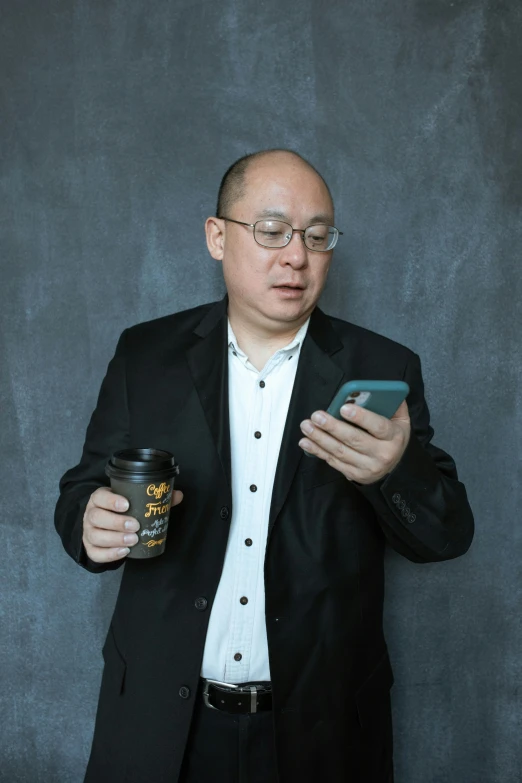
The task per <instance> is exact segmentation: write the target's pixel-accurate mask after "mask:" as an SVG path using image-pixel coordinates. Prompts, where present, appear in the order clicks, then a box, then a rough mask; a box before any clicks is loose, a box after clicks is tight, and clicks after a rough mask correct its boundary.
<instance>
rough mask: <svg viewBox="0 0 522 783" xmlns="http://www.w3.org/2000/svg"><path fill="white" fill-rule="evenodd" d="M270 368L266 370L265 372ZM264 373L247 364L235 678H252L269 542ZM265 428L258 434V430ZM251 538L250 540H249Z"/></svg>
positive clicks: (232, 653)
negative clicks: (265, 517) (263, 566)
mask: <svg viewBox="0 0 522 783" xmlns="http://www.w3.org/2000/svg"><path fill="white" fill-rule="evenodd" d="M265 370H266V372H265ZM265 370H264V371H263V373H262V374H261V373H258V372H257V370H256V371H255V374H254V372H253V371H252V370H251V369H248V367H247V366H246V365H244V367H243V371H246V372H248V374H249V375H250V374H252V375H253V378H252V383H253V389H252V398H253V403H252V407H251V409H250V415H249V420H248V423H247V427H246V431H245V433H244V437H245V438H246V439H247V449H246V459H245V481H244V486H243V487H242V489H241V500H240V505H239V508H238V512H239V520H238V522H239V525H238V552H239V556H238V560H237V568H236V573H235V579H234V589H233V595H232V602H233V608H232V617H231V632H230V636H229V644H228V650H227V664H226V675H227V677H229V678H230V679H234V680H235V681H238V680H240V681H244V682H246V681H247V680H248V679H249V671H250V661H251V655H252V641H253V632H254V616H255V611H256V597H257V594H258V579H259V573H260V562H259V559H260V558H263V559H264V549H265V544H266V542H265V541H264V540H262V528H263V519H262V514H263V499H264V491H265V486H264V484H265V473H266V459H267V446H268V426H269V422H270V405H271V394H270V391H268V393H265V392H266V391H267V389H266V388H262V387H261V386H260V385H259V384H260V381H261V380H263V378H265V377H266V375H268V374H269V371H270V367H266V368H265ZM256 432H261V437H260V438H256V437H255V433H256ZM247 541H248V542H251V543H249V544H247V543H246V542H247Z"/></svg>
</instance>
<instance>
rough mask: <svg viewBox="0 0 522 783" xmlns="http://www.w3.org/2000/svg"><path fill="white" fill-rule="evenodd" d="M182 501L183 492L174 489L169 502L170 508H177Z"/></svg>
mask: <svg viewBox="0 0 522 783" xmlns="http://www.w3.org/2000/svg"><path fill="white" fill-rule="evenodd" d="M182 500H183V492H182V491H181V490H180V489H175V490H174V492H173V493H172V500H171V502H170V507H171V508H172V507H173V506H177V505H179V504H180V503H181V501H182Z"/></svg>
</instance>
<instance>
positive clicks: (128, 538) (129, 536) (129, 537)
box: [123, 533, 138, 545]
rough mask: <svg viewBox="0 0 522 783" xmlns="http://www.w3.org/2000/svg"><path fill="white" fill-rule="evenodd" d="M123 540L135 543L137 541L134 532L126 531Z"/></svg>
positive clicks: (127, 542)
mask: <svg viewBox="0 0 522 783" xmlns="http://www.w3.org/2000/svg"><path fill="white" fill-rule="evenodd" d="M123 540H124V542H125V543H126V544H131V545H133V544H137V543H138V536H137V535H136V533H127V534H126V535H125V536H123Z"/></svg>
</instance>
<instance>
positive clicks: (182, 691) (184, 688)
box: [179, 685, 190, 699]
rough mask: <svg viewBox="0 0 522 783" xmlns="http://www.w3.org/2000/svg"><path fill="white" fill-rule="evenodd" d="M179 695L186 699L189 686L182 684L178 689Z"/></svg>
mask: <svg viewBox="0 0 522 783" xmlns="http://www.w3.org/2000/svg"><path fill="white" fill-rule="evenodd" d="M179 695H180V696H181V698H182V699H188V698H189V697H190V688H187V686H186V685H182V686H181V688H180V689H179Z"/></svg>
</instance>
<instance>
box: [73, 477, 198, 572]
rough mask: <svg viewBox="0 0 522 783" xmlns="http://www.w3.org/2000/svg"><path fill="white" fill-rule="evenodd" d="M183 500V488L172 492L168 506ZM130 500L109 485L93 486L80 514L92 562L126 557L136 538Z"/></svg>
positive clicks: (135, 526) (85, 543)
mask: <svg viewBox="0 0 522 783" xmlns="http://www.w3.org/2000/svg"><path fill="white" fill-rule="evenodd" d="M182 500H183V492H181V490H179V489H175V490H174V491H173V492H172V500H171V508H172V506H177V505H178V504H179V503H181V501H182ZM128 508H129V502H128V500H127V499H126V498H124V497H123V496H122V495H117V494H116V493H115V492H113V491H112V490H111V489H109V488H108V487H99V488H98V489H97V490H95V491H94V492H93V493H92V495H91V497H90V498H89V502H88V503H87V508H86V509H85V514H84V516H83V538H82V540H83V545H84V547H85V551H86V552H87V555H88V556H89V558H90V559H91V560H92V561H93V562H94V563H110V562H113V561H114V560H121V559H122V558H124V557H126V556H127V555H128V554H129V552H130V549H129V547H130V546H133V545H134V544H136V543H137V541H138V536H137V535H136V531H137V530H139V527H140V526H139V523H138V521H137V520H136V519H135V518H134V517H131V516H129V515H128V514H125V513H122V512H125V511H126V510H127V509H128Z"/></svg>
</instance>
